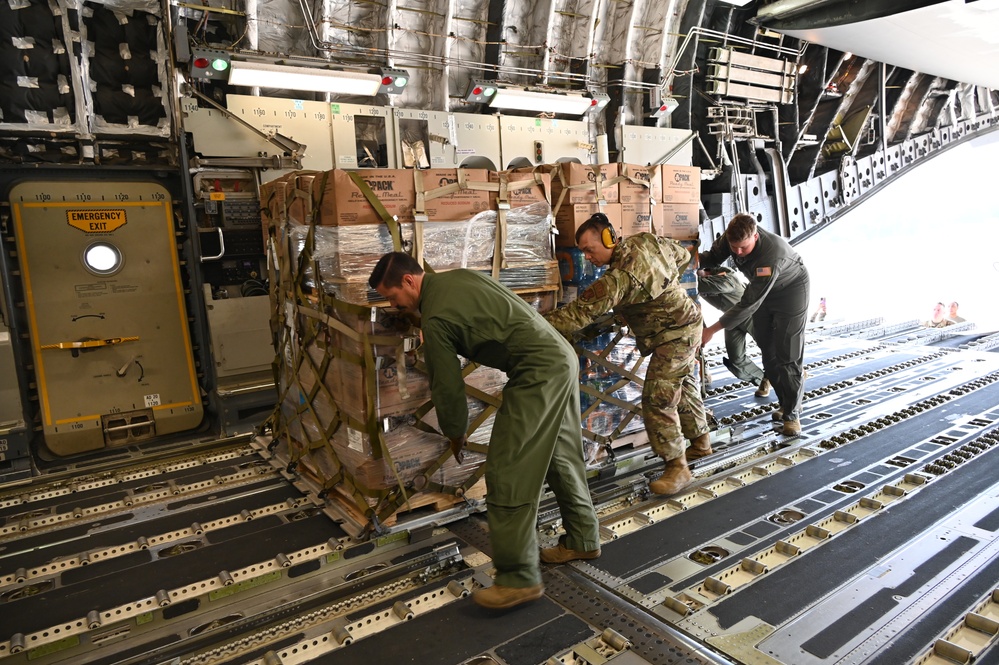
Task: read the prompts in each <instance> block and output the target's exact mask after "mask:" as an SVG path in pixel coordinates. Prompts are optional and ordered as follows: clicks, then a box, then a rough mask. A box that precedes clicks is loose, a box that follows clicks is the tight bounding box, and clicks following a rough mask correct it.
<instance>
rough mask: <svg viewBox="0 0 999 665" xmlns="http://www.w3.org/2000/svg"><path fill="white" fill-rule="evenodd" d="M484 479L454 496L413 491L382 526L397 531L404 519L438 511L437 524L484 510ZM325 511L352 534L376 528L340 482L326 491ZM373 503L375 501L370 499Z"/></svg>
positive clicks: (367, 531)
mask: <svg viewBox="0 0 999 665" xmlns="http://www.w3.org/2000/svg"><path fill="white" fill-rule="evenodd" d="M485 496H486V481H485V479H480V480H479V482H477V483H475V485H473V486H472V487H471V488H469V490H468V492H466V493H465V495H464V497H457V496H455V495H453V494H441V493H439V492H416V493H414V494H410V495H409V500H408V501H406V502H405V503H403V504H401V505H400V506H399V507H398V508H396V510H395V511H394V512H393V513H392V514H391V515H390V516H389V517H387V518H386V519H385V520H384V521H383V522H382V523H381V525H380V526H381V528H382V529H388V530H390V531H397V530H400V529H399V528H398V527H402V526H404V525H405V523H406V522H409V521H412V520H413V519H416V518H418V517H426V516H429V515H437V514H440V515H439V517H440V523H446V522H449V521H454V520H456V519H460V518H462V517H464V516H465V515H466V514H467V513H468V512H479V511H482V510H484V509H485V502H484V500H485ZM326 499H327V511H329V512H330V513H332V514H334V515H335V516H336V517H337V518H339V519H338V521H340V520H343V521H341V526H342V527H343V528H344V529H345V530H346V531H347V532H348V533H349V534H350V535H351V536H353V537H355V538H357V537H360V536H362V535H365V534H366V535H370V534H371V533H372V532H373V531H374V530H375V529H374V527H375V525H373V524H372V523H371V520H370V519H369V518H368V517H367V516H366V515H365V514H364V513H363V512H362V511H361V510H360V508H359V507H358V506H357V504H356V503H355V501H354V498H353V497H352V496H351V495H350V494H349V493H348V490H347V488H346V487H345V486H343V485H337V486H336V487H334V488H333V489H332V490H331V491H330V492H329V493H328V494H327V497H326ZM370 501H371V502H372V503H374V500H370ZM453 508H466V509H467V510H462V511H455V512H453V513H449V512H448V511H451V510H452V509H453Z"/></svg>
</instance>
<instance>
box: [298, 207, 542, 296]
mask: <svg viewBox="0 0 999 665" xmlns="http://www.w3.org/2000/svg"><path fill="white" fill-rule="evenodd" d="M289 221H290V224H289V226H288V228H287V234H288V238H289V241H290V244H291V253H290V263H291V264H292V265H295V264H297V262H298V259H299V257H300V256H301V252H302V250H303V249H304V247H305V245H306V243H307V242H309V241H310V239H311V241H312V242H313V243H314V244H313V246H312V248H311V250H312V258H313V259H314V260H315V261H316V262H317V263H318V265H319V272H320V279H321V281H322V283H323V286H324V289H326V290H327V291H328V292H329V293H331V294H333V295H336V296H337V297H338V298H341V299H343V300H346V301H349V302H355V303H358V304H361V303H367V302H371V301H373V300H374V301H377V300H380V297H379V296H378V295H377V294H375V293H373V292H371V291H369V290H368V289H367V287H366V283H367V279H368V276H369V275H370V274H371V271H372V269H374V267H375V264H376V263H377V262H378V259H380V258H381V257H382V255H383V254H385V253H386V252H391V251H392V250H393V247H394V239H393V234H392V231H391V230H390V228H389V227H388V226H385V225H384V224H363V225H356V226H308V225H300V224H295V223H294V222H293V221H292V220H289ZM497 223H498V212H497V211H495V210H487V211H484V212H480V213H477V214H476V215H474V216H473V217H471V218H470V219H467V220H464V221H452V222H426V223H424V224H422V242H423V258H424V260H425V261H426V262H427V263H428V264H430V265H432V266H434V269H435V270H450V269H454V268H469V269H472V270H482V271H488V270H491V268H492V264H493V256H494V253H495V251H496V250H495V247H496V236H497V233H496V225H497ZM505 226H506V238H505V239H506V243H505V248H504V249H503V255H504V257H505V262H506V267H505V268H503V269H502V270H501V271H500V272H501V279H500V282H501V283H504V284H506V285H507V286H510V288H520V289H532V288H537V289H542V288H544V287H546V286H550V285H551V284H552V277H553V272H554V273H557V267H556V264H555V262H554V261H553V259H552V254H551V228H552V217H551V207H550V206H549V205H548V204H547V203H546V202H544V201H541V202H537V203H532V204H530V205H526V206H522V207H520V208H514V209H512V210H510V211H508V212H507V214H506V224H505ZM399 233H400V236H401V240H402V246H403V247H404V248H411V247H413V245H414V242H415V241H416V240H415V224H400V225H399ZM502 273H505V274H502ZM304 277H305V280H306V282H305V283H306V285H307V286H308V287H310V288H313V287H314V286H315V275H314V274H313V269H312V266H311V264H309V265H306V266H305V275H304Z"/></svg>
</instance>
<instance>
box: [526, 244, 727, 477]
mask: <svg viewBox="0 0 999 665" xmlns="http://www.w3.org/2000/svg"><path fill="white" fill-rule="evenodd" d="M690 258H691V257H690V252H688V251H687V250H686V249H684V248H683V247H682V246H681V245H680V244H679V243H677V242H675V241H673V240H670V239H669V238H660V237H658V236H655V235H652V234H651V233H640V234H638V235H634V236H630V237H628V238H626V239H624V240H622V241H621V242H619V243H618V244H617V246H616V247H615V248H614V252H613V253H612V254H611V258H610V263H609V264H608V267H607V272H605V273H604V275H603V276H602V277H601V278H600V279H598V280H597V281H595V282H594V283H593V284H591V285H590V286H589V288H587V289H586V290H585V291H583V293H581V294H580V295H579V297H578V298H577V299H576V300H574V301H573V302H571V303H569V304H567V305H565V306H564V307H560V308H559V309H557V310H555V311H554V312H549V313H548V314H546V315H545V318H546V319H548V322H549V323H551V324H552V325H553V326H555V329H556V330H558V331H559V332H561V333H562V334H563V335H566V336H568V335H571V334H572V333H573V332H575V331H577V330H579V329H581V328H583V327H585V326H586V325H588V324H589V323H591V322H592V321H593V320H594V319H595V318H596V317H598V316H600V315H602V314H606V313H607V312H609V311H611V310H612V309H613V310H614V312H615V313H616V314H618V315H620V316H621V318H622V319H624V322H625V323H626V324H627V325H628V327H629V328H630V329H631V333H632V334H633V335H634V336H635V343H636V344H637V346H638V350H639V351H641V353H642V355H649V354H652V358H651V359H650V360H649V367H648V369H647V370H646V371H645V383H644V385H643V387H642V418H643V420H644V421H645V431H646V432H647V433H648V435H649V445H650V446H651V448H652V451H653V452H654V453H656V454H657V455H659V456H660V457H662V458H663V459H665V460H671V459H675V458H677V457H680V456H681V455H683V451H684V448H685V447H686V444H685V443H684V438H687V439H695V438H697V437H698V436H700V435H701V434H705V433H707V432H708V431H709V427H708V420H707V415H706V414H705V412H704V402H703V401H702V400H701V392H700V390H699V389H698V386H697V381H696V380H695V378H694V372H693V370H694V367H695V362H696V360H697V349H698V348H700V345H701V328H702V326H703V319H702V318H701V311H700V309H699V308H698V307H697V304H696V303H695V302H694V301H693V300H691V298H690V297H689V296H688V295H687V292H686V291H685V290H684V289H683V288H682V287H681V286H680V275H681V274H683V271H684V269H686V267H687V265H688V264H689V263H690Z"/></svg>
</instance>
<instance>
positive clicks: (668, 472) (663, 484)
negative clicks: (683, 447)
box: [649, 455, 694, 494]
mask: <svg viewBox="0 0 999 665" xmlns="http://www.w3.org/2000/svg"><path fill="white" fill-rule="evenodd" d="M693 479H694V476H693V474H691V473H690V467H688V466H687V458H686V457H684V456H683V455H680V456H679V457H677V458H676V459H671V460H667V461H666V468H665V469H663V475H661V476H659V477H658V478H656V479H655V480H653V481H652V482H651V483H649V490H651V491H652V493H653V494H676V493H677V492H679V491H680V490H682V489H683V488H684V487H686V486H687V485H689V484H690V483H691V481H692V480H693Z"/></svg>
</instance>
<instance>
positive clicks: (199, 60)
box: [194, 58, 208, 69]
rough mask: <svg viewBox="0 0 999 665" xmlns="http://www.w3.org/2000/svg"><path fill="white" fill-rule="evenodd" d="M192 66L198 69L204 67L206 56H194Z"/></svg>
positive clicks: (205, 66)
mask: <svg viewBox="0 0 999 665" xmlns="http://www.w3.org/2000/svg"><path fill="white" fill-rule="evenodd" d="M194 66H195V67H197V68H198V69H205V68H207V67H208V58H195V59H194Z"/></svg>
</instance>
